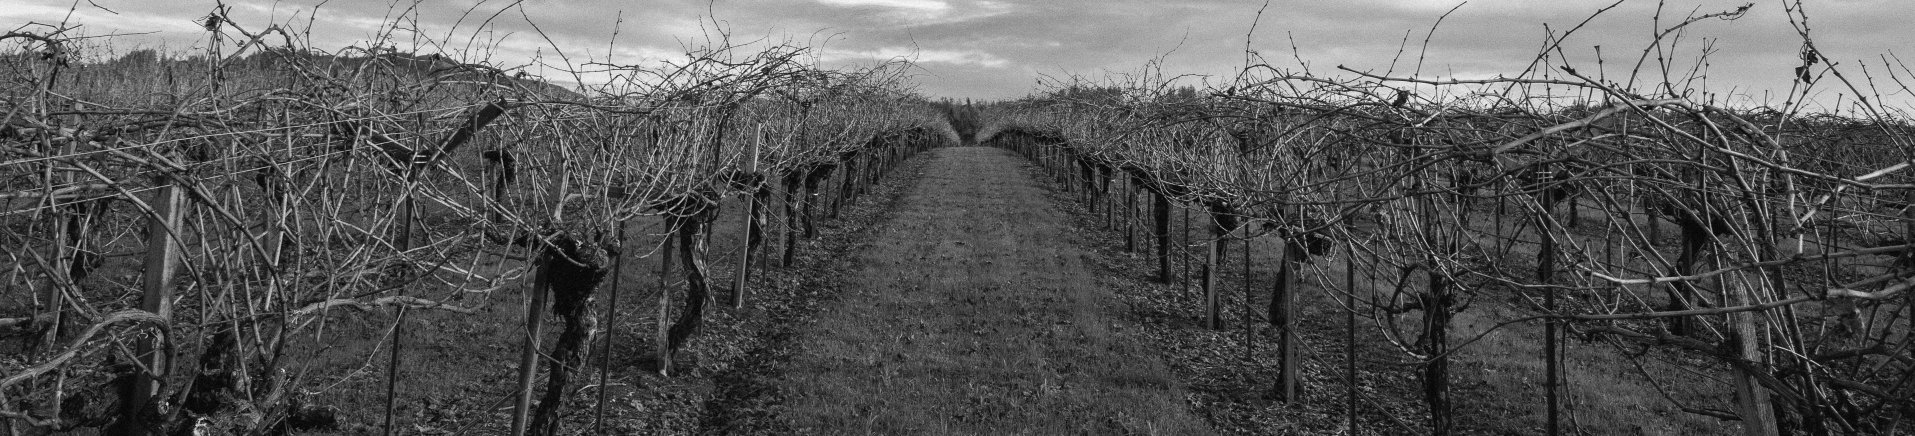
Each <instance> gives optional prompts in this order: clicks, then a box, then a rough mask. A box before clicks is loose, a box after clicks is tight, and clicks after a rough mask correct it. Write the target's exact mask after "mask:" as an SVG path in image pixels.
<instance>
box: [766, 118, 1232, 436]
mask: <svg viewBox="0 0 1915 436" xmlns="http://www.w3.org/2000/svg"><path fill="white" fill-rule="evenodd" d="M933 153H934V155H933V156H931V157H930V159H931V160H930V162H928V163H927V164H926V166H925V167H924V169H923V175H922V177H923V178H922V179H921V180H919V182H918V185H917V187H916V188H915V189H914V190H913V191H911V192H910V193H909V194H908V195H907V196H906V197H905V198H904V199H903V200H902V201H901V202H900V204H899V205H898V208H899V209H897V210H896V211H894V212H893V215H892V217H891V218H890V220H889V221H888V222H887V223H885V224H884V225H883V229H882V230H881V231H880V233H879V234H878V235H877V237H876V239H875V241H874V242H872V243H871V244H870V245H868V246H867V247H866V248H865V249H864V250H863V251H862V252H861V253H858V254H857V255H856V256H857V258H856V260H855V261H856V262H857V264H858V267H857V268H855V270H854V272H853V274H854V275H853V276H852V277H851V278H850V279H849V283H847V284H848V285H849V288H848V289H846V290H844V294H843V295H842V296H841V297H840V298H839V299H838V300H837V301H838V303H837V304H838V305H837V307H833V308H827V309H825V311H824V312H823V313H821V314H819V316H818V318H817V319H816V320H815V321H813V322H812V323H811V324H810V325H809V327H807V330H806V331H805V332H803V333H801V334H800V335H799V338H798V339H797V341H798V343H797V344H796V346H795V347H794V348H795V349H796V350H802V351H799V352H798V353H797V354H796V355H794V356H793V357H792V358H791V360H790V361H789V362H788V363H786V364H785V365H783V367H782V368H778V369H777V370H776V371H777V372H778V373H779V374H780V375H779V376H777V377H776V379H775V381H774V382H773V384H774V385H776V386H777V387H778V389H779V390H781V391H783V392H785V393H786V394H787V395H788V398H787V399H786V400H785V404H783V405H781V406H779V408H780V409H781V410H780V412H781V413H780V414H781V415H783V416H782V419H784V420H788V422H789V424H790V425H791V429H792V430H795V431H796V432H797V433H802V434H1204V433H1208V432H1209V430H1208V429H1207V428H1206V426H1205V424H1204V423H1203V421H1202V420H1201V419H1200V418H1197V417H1195V416H1193V415H1191V414H1190V413H1189V412H1188V411H1187V407H1186V401H1185V399H1184V396H1183V394H1182V391H1181V389H1180V387H1179V386H1178V384H1177V383H1176V382H1175V379H1174V378H1173V377H1172V375H1171V373H1170V371H1169V369H1168V368H1167V366H1166V365H1164V364H1163V363H1162V362H1161V361H1160V360H1159V359H1158V358H1157V357H1156V356H1157V354H1156V353H1154V352H1153V351H1152V350H1149V349H1147V348H1145V347H1146V346H1145V345H1144V344H1143V341H1141V340H1139V339H1140V338H1139V337H1138V336H1137V334H1138V333H1137V332H1136V330H1137V327H1136V326H1134V325H1128V323H1127V322H1125V321H1123V320H1121V319H1120V318H1121V315H1122V312H1123V309H1122V308H1121V307H1120V306H1119V305H1118V304H1117V301H1116V299H1115V297H1114V296H1113V295H1110V294H1109V292H1110V291H1109V289H1111V287H1109V286H1106V283H1105V280H1104V278H1103V276H1101V275H1100V274H1099V273H1098V272H1097V271H1098V268H1096V267H1095V265H1094V264H1092V263H1091V262H1090V261H1089V259H1088V257H1089V256H1090V255H1089V254H1088V253H1087V252H1086V251H1085V250H1083V249H1081V248H1079V247H1078V246H1077V245H1076V244H1073V243H1072V242H1071V241H1072V240H1073V235H1072V234H1071V232H1072V231H1073V229H1072V227H1071V226H1070V225H1069V221H1068V216H1067V215H1065V214H1064V213H1063V212H1062V211H1060V210H1059V209H1058V207H1057V205H1056V204H1055V203H1053V202H1052V201H1051V199H1050V198H1049V197H1048V196H1047V191H1046V190H1045V189H1044V188H1043V187H1042V185H1040V184H1038V183H1037V182H1036V181H1034V180H1032V179H1031V178H1030V176H1029V172H1028V171H1027V169H1026V167H1027V166H1028V164H1027V163H1026V162H1025V161H1024V160H1023V159H1021V158H1019V157H1017V156H1015V155H1012V154H1010V153H1009V152H1007V151H1004V150H1001V149H994V148H977V147H962V148H946V149H939V150H936V151H934V152H933Z"/></svg>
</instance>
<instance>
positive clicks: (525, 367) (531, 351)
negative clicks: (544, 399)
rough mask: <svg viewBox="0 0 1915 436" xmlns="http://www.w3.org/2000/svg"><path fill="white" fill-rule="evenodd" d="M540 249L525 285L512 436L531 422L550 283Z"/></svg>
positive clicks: (520, 433) (547, 263)
mask: <svg viewBox="0 0 1915 436" xmlns="http://www.w3.org/2000/svg"><path fill="white" fill-rule="evenodd" d="M539 251H540V252H541V253H540V254H538V255H536V256H533V258H534V259H538V260H536V261H534V262H535V265H534V266H533V271H534V272H533V274H534V275H533V276H532V286H530V287H529V288H528V289H529V291H530V292H531V294H532V295H529V296H528V297H529V301H528V302H527V303H526V305H525V340H524V341H523V342H521V343H520V344H521V345H520V347H519V380H518V390H516V391H513V395H514V396H516V397H517V398H516V399H515V402H514V403H513V405H512V436H525V430H526V428H527V426H528V425H529V424H531V422H530V420H529V418H530V417H531V413H532V379H533V378H536V376H537V375H538V368H539V336H540V330H541V327H542V326H543V322H544V320H545V294H546V293H547V292H548V290H549V288H550V287H551V286H550V285H551V283H550V282H551V279H552V278H551V277H547V275H548V273H549V271H547V270H548V269H549V268H550V260H548V259H546V258H545V257H546V255H545V254H544V253H543V251H545V249H544V248H543V247H540V248H539Z"/></svg>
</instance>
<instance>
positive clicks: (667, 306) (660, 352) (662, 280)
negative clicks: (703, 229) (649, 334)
mask: <svg viewBox="0 0 1915 436" xmlns="http://www.w3.org/2000/svg"><path fill="white" fill-rule="evenodd" d="M676 221H677V220H674V219H671V218H666V219H665V246H664V248H662V249H661V250H660V251H659V253H658V254H659V256H658V257H659V264H658V332H657V333H658V336H657V338H656V339H657V342H658V344H657V349H655V350H653V351H654V352H655V353H656V356H655V357H656V358H657V359H658V375H660V376H668V375H671V370H672V350H671V348H670V347H667V346H666V344H669V343H671V325H672V322H671V319H672V318H671V314H672V279H671V277H672V252H673V251H674V250H675V247H677V244H676V242H675V241H676V240H677V239H678V229H676V228H674V225H675V224H677V222H676Z"/></svg>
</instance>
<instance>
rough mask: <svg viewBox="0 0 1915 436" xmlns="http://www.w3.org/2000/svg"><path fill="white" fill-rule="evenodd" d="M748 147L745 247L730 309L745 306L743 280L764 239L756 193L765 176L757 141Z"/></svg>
mask: <svg viewBox="0 0 1915 436" xmlns="http://www.w3.org/2000/svg"><path fill="white" fill-rule="evenodd" d="M760 128H761V129H762V127H760ZM752 137H753V138H762V137H764V134H763V133H760V134H757V135H752ZM750 147H751V151H750V152H748V153H746V155H747V156H750V158H749V159H747V160H746V161H745V171H746V174H748V176H747V180H749V181H750V183H748V184H747V185H749V186H747V189H746V191H745V249H743V250H738V272H737V274H735V275H733V276H732V282H731V308H732V309H743V308H745V281H747V280H750V279H751V255H752V252H753V251H755V250H757V248H758V245H759V244H760V243H762V242H761V241H762V240H764V236H762V235H760V233H763V232H764V228H763V226H761V225H760V224H759V219H758V209H759V205H758V193H759V191H761V190H763V189H764V188H762V186H764V184H765V178H764V177H763V176H761V175H759V174H758V141H757V140H756V139H754V140H752V141H751V145H750Z"/></svg>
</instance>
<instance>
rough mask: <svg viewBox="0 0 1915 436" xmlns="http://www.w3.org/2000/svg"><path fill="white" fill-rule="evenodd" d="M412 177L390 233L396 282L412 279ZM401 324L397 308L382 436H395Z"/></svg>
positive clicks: (402, 342)
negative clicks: (395, 259)
mask: <svg viewBox="0 0 1915 436" xmlns="http://www.w3.org/2000/svg"><path fill="white" fill-rule="evenodd" d="M413 174H415V176H409V177H406V192H405V198H404V199H402V200H400V205H399V219H398V222H397V223H396V225H397V226H398V228H397V229H395V231H394V233H393V235H394V236H393V248H394V249H395V251H397V252H398V253H399V259H400V262H403V264H402V266H403V267H404V268H405V269H404V270H403V271H404V272H403V273H401V277H399V279H400V280H409V279H410V278H411V277H410V276H411V275H412V264H411V262H410V261H409V260H408V259H409V258H408V255H407V254H406V253H407V252H410V251H412V220H413V212H414V207H413V203H412V184H413V183H414V182H415V181H416V180H417V177H416V174H417V173H416V172H415V173H413ZM395 291H396V292H397V293H398V295H400V296H404V295H406V287H404V286H400V287H398V289H396V290H395ZM405 324H406V306H403V305H401V306H399V309H398V310H397V313H395V314H394V316H393V320H392V354H391V360H389V361H387V362H386V363H387V365H386V412H385V413H386V420H385V422H386V425H385V434H387V435H392V434H398V433H399V432H397V431H394V430H393V426H394V422H393V419H394V417H395V416H396V415H397V414H398V405H399V379H400V371H401V366H400V363H401V358H402V357H403V356H404V355H405V354H404V353H405V338H406V336H405V332H406V329H405Z"/></svg>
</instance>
